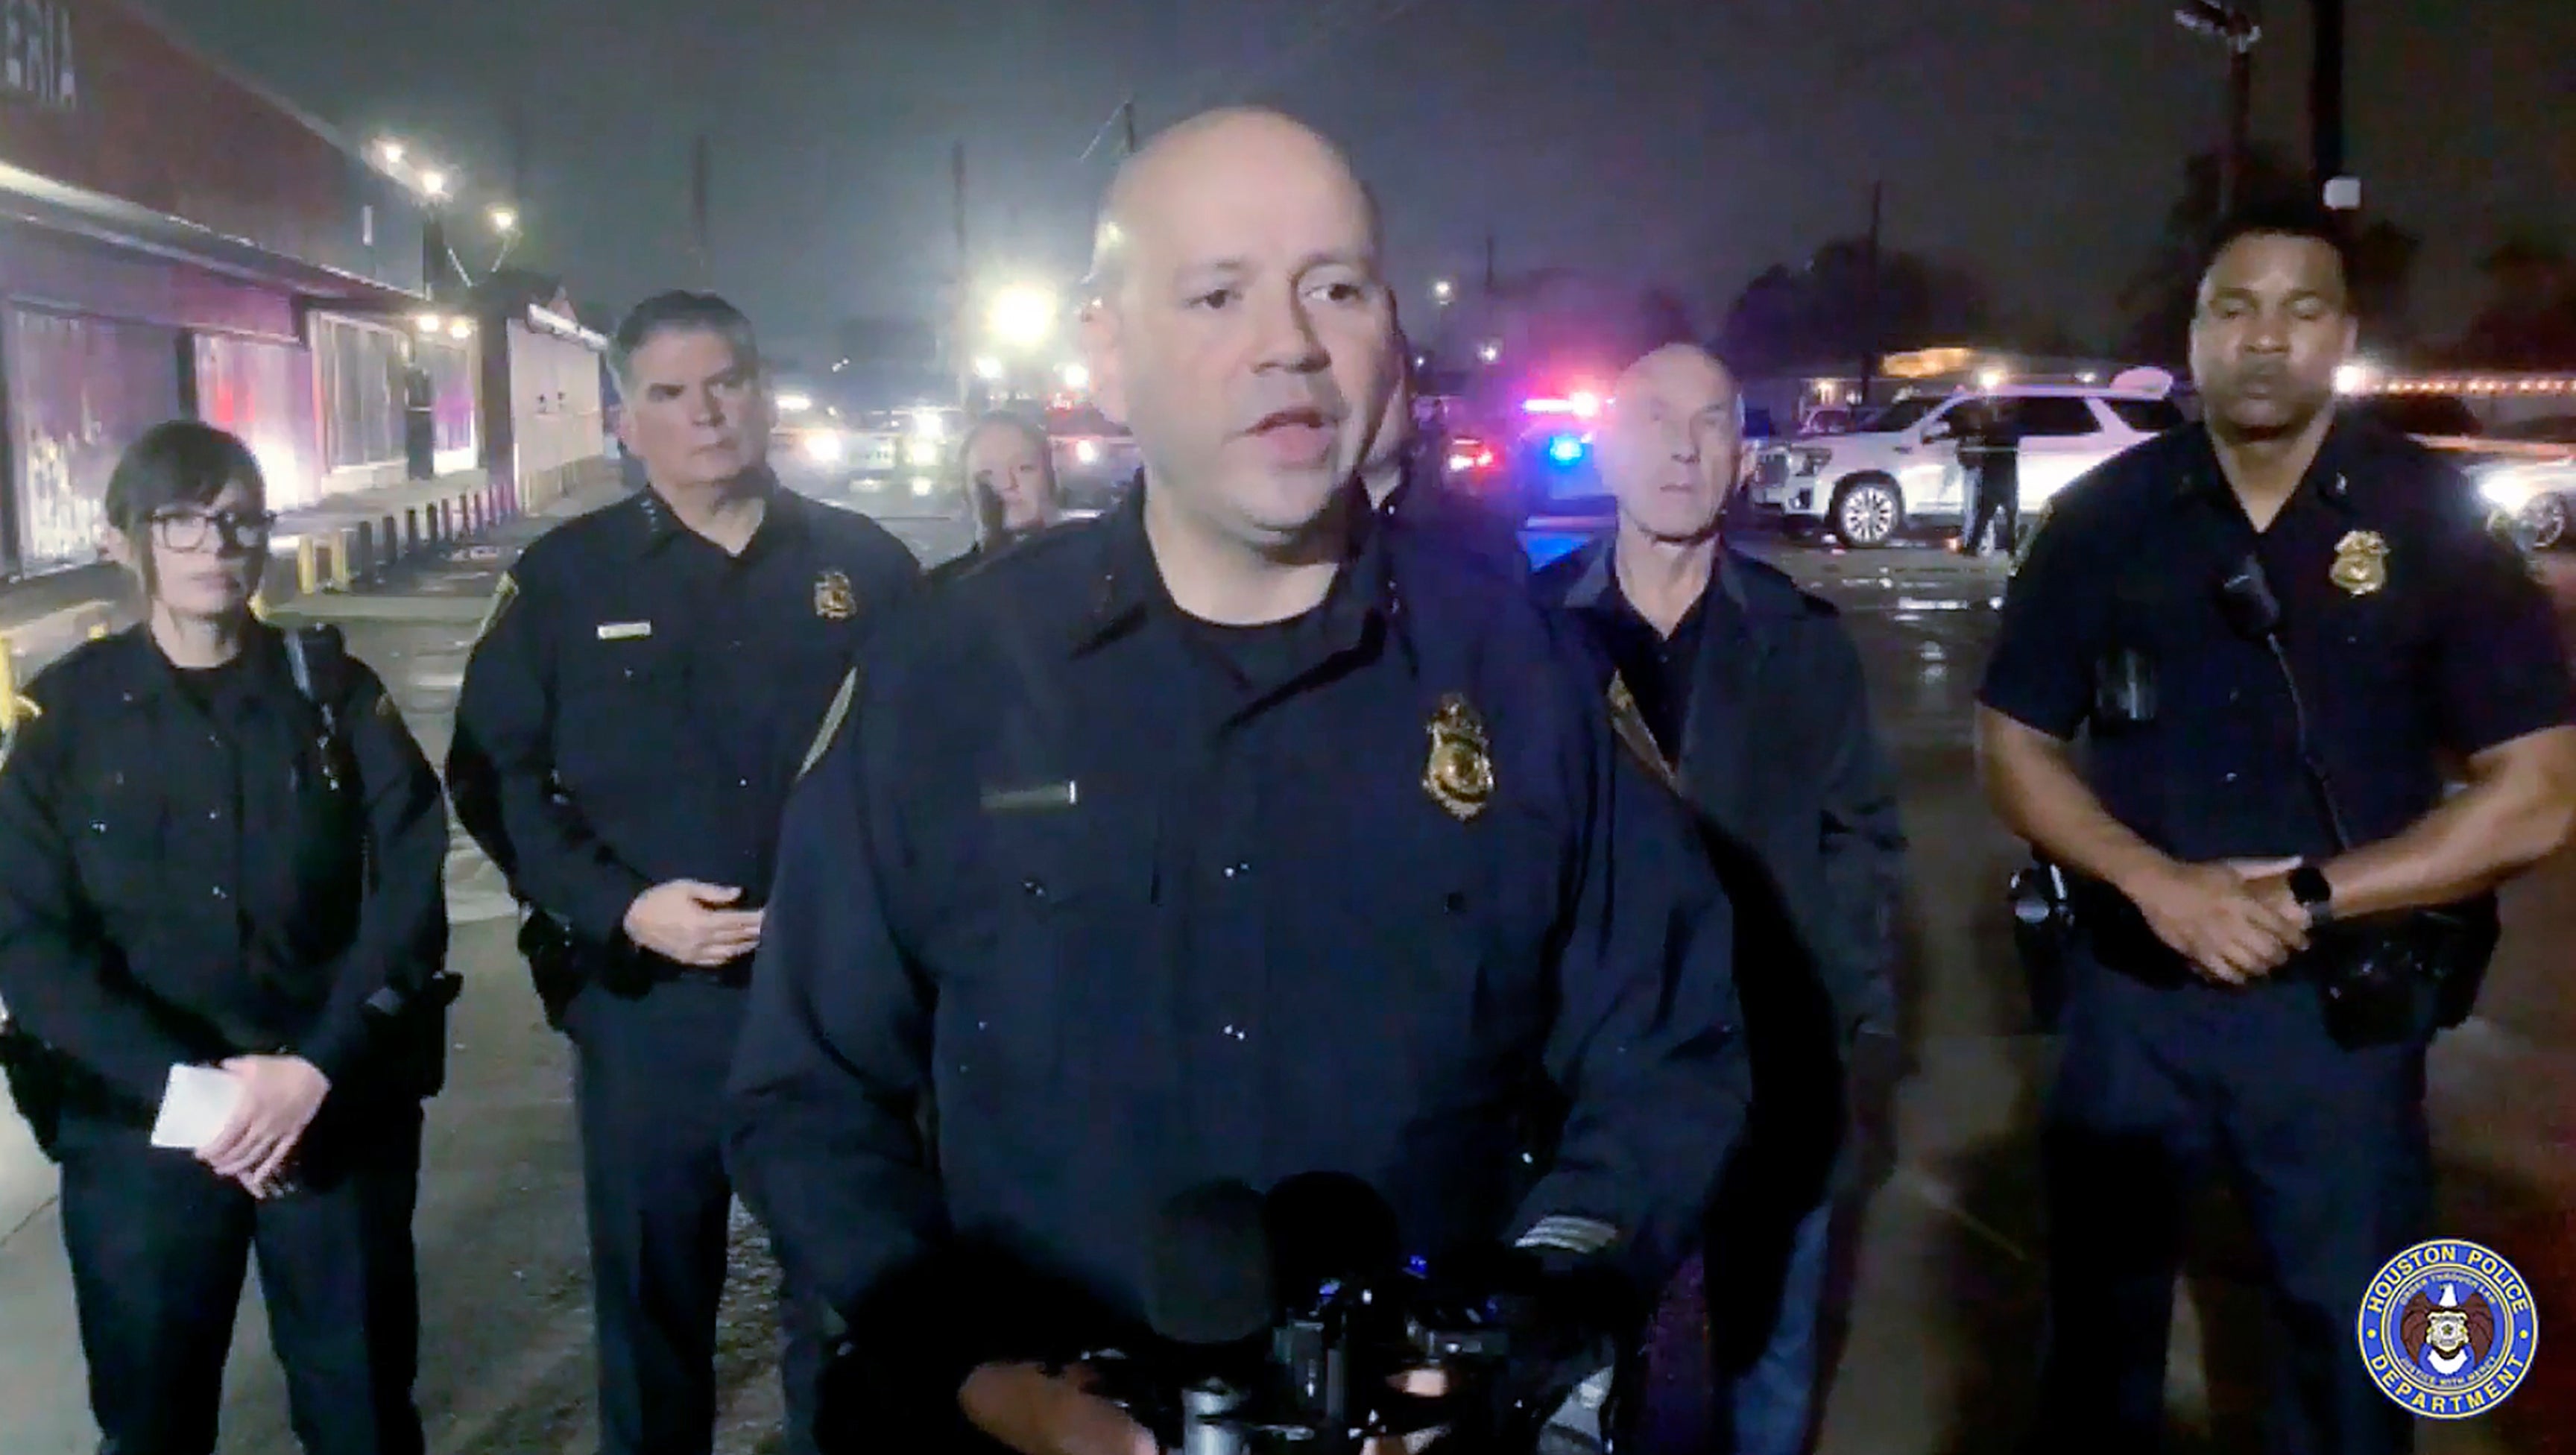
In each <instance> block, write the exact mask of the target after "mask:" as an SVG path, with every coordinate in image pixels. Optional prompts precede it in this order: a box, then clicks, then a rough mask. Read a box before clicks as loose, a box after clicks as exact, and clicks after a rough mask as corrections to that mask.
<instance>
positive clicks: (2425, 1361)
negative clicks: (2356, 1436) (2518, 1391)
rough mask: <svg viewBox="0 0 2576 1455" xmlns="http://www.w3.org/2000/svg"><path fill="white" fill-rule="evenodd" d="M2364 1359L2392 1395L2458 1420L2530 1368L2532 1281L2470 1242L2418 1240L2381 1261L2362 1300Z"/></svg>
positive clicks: (2496, 1399) (2534, 1322)
mask: <svg viewBox="0 0 2576 1455" xmlns="http://www.w3.org/2000/svg"><path fill="white" fill-rule="evenodd" d="M2360 1333H2361V1357H2362V1362H2363V1363H2365V1364H2367V1365H2368V1366H2369V1367H2370V1377H2371V1379H2372V1380H2373V1382H2375V1383H2377V1384H2378V1386H2379V1387H2380V1389H2381V1390H2382V1391H2383V1392H2384V1393H2386V1394H2387V1396H2388V1397H2389V1398H2390V1399H2393V1400H2395V1401H2397V1402H2398V1403H2399V1404H2401V1405H2404V1406H2405V1407H2406V1408H2408V1409H2410V1410H2413V1411H2414V1412H2415V1413H2417V1414H2419V1415H2422V1416H2424V1417H2425V1418H2427V1419H2435V1420H2463V1419H2467V1418H2469V1417H2470V1416H2472V1415H2481V1414H2484V1413H2486V1412H2487V1411H2488V1410H2491V1409H2493V1408H2495V1407H2496V1406H2497V1405H2498V1404H2500V1403H2502V1402H2503V1401H2504V1398H2505V1396H2506V1395H2509V1394H2511V1393H2513V1391H2514V1387H2515V1386H2517V1385H2519V1384H2521V1383H2522V1377H2523V1376H2524V1375H2526V1374H2528V1373H2530V1372H2531V1354H2532V1350H2533V1348H2534V1347H2535V1346H2537V1345H2538V1344H2539V1342H2540V1321H2539V1319H2538V1317H2537V1316H2536V1315H2535V1313H2534V1311H2533V1309H2532V1306H2531V1285H2530V1284H2528V1283H2525V1282H2523V1279H2522V1275H2521V1274H2520V1273H2518V1272H2516V1271H2515V1270H2514V1266H2513V1265H2512V1264H2510V1263H2507V1262H2506V1261H2504V1260H2503V1259H2502V1258H2499V1257H2497V1256H2496V1255H2495V1253H2494V1252H2493V1251H2492V1250H2490V1249H2487V1248H2482V1247H2480V1246H2478V1245H2477V1244H2475V1243H2463V1242H2458V1241H2456V1240H2452V1239H2441V1240H2437V1241H2434V1242H2430V1243H2418V1244H2416V1245H2415V1246H2414V1247H2412V1248H2409V1249H2407V1250H2406V1251H2405V1252H2403V1253H2400V1254H2398V1255H2397V1256H2396V1257H2394V1258H2391V1259H2390V1260H2388V1265H2387V1266H2386V1267H2384V1268H2382V1269H2380V1270H2379V1276H2378V1277H2377V1278H2374V1279H2372V1280H2371V1281H2370V1291H2369V1292H2368V1293H2367V1294H2364V1295H2363V1296H2362V1300H2361V1328H2360Z"/></svg>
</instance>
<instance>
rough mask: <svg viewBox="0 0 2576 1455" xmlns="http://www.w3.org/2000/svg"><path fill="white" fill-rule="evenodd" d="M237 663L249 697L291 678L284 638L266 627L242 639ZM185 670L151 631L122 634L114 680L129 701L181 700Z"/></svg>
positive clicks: (260, 625) (145, 628)
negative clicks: (288, 674) (156, 698)
mask: <svg viewBox="0 0 2576 1455" xmlns="http://www.w3.org/2000/svg"><path fill="white" fill-rule="evenodd" d="M236 662H237V664H238V666H239V667H240V669H241V677H240V680H241V682H242V683H243V684H244V686H245V687H246V688H247V689H249V694H248V695H250V696H260V695H263V694H264V693H265V690H266V688H267V687H268V686H269V685H270V683H271V682H272V681H274V680H276V679H279V678H286V677H287V670H286V647H285V638H284V635H283V634H282V633H281V632H279V631H278V629H277V628H275V627H273V626H269V625H267V624H266V623H253V624H252V625H251V627H250V629H249V630H248V631H247V632H246V633H244V634H243V636H242V644H241V656H240V657H239V658H237V659H236ZM181 670H182V669H181V668H179V667H178V666H177V665H176V664H174V663H172V662H171V660H170V659H169V658H168V657H167V656H164V655H163V654H162V652H161V647H160V644H159V643H157V642H155V641H153V640H152V629H151V628H150V627H148V626H133V627H128V628H127V629H126V630H125V631H124V632H122V633H120V634H119V641H118V651H117V656H116V671H115V674H114V676H115V685H116V689H117V692H118V694H119V695H120V696H121V697H123V698H124V699H125V700H126V701H128V702H142V701H146V700H148V699H151V698H155V697H159V696H162V695H165V694H166V695H169V696H172V697H179V696H180V695H181V693H182V690H183V689H182V687H181V684H180V679H179V674H180V671H181Z"/></svg>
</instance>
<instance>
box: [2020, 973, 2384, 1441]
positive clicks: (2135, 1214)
mask: <svg viewBox="0 0 2576 1455" xmlns="http://www.w3.org/2000/svg"><path fill="white" fill-rule="evenodd" d="M2041 1149H2042V1155H2043V1157H2044V1160H2045V1163H2046V1179H2047V1196H2048V1209H2049V1241H2050V1250H2049V1313H2048V1337H2047V1353H2046V1357H2045V1359H2044V1361H2043V1366H2042V1376H2041V1407H2040V1428H2039V1431H2038V1438H2037V1440H2036V1441H2035V1443H2034V1445H2033V1447H2032V1448H2033V1449H2034V1450H2037V1451H2047V1452H2051V1455H2055V1452H2062V1451H2067V1450H2079V1451H2083V1452H2085V1455H2141V1452H2149V1451H2153V1450H2156V1449H2157V1448H2159V1445H2160V1443H2161V1440H2162V1433H2163V1427H2164V1394H2165V1359H2166V1335H2167V1331H2168V1329H2169V1328H2170V1327H2171V1324H2172V1320H2173V1299H2174V1283H2175V1279H2176V1277H2177V1275H2178V1273H2179V1271H2180V1266H2181V1261H2182V1251H2183V1249H2182V1235H2183V1226H2184V1221H2185V1213H2186V1210H2187V1206H2188V1202H2189V1199H2190V1196H2191V1194H2192V1192H2193V1191H2194V1190H2195V1188H2196V1186H2198V1185H2200V1184H2201V1183H2202V1181H2203V1179H2206V1178H2209V1177H2212V1176H2224V1177H2227V1178H2229V1179H2231V1180H2232V1182H2233V1183H2234V1186H2235V1189H2236V1191H2237V1192H2238V1193H2239V1194H2240V1195H2241V1197H2242V1199H2243V1201H2244V1203H2245V1205H2246V1209H2247V1211H2248V1213H2250V1215H2251V1219H2252V1223H2253V1226H2254V1230H2255V1234H2256V1236H2257V1238H2258V1239H2259V1241H2260V1243H2261V1245H2262V1250H2263V1253H2264V1256H2265V1261H2266V1263H2267V1264H2268V1266H2269V1269H2270V1273H2271V1278H2270V1283H2271V1286H2270V1288H2269V1290H2268V1292H2269V1295H2270V1303H2271V1311H2272V1322H2273V1324H2274V1325H2275V1329H2274V1337H2273V1339H2272V1341H2271V1343H2272V1347H2273V1348H2274V1349H2276V1350H2278V1351H2279V1358H2278V1364H2279V1369H2278V1374H2279V1376H2280V1378H2279V1381H2278V1383H2277V1384H2276V1385H2275V1387H2274V1389H2273V1395H2274V1398H2273V1400H2272V1409H2271V1417H2272V1418H2271V1432H2270V1435H2269V1438H2268V1441H2267V1443H2266V1445H2265V1447H2264V1448H2265V1449H2267V1450H2270V1451H2273V1452H2277V1455H2395V1452H2401V1451H2404V1450H2407V1449H2409V1448H2411V1444H2412V1439H2413V1424H2414V1421H2413V1418H2412V1417H2411V1416H2410V1415H2408V1414H2407V1413H2406V1412H2405V1411H2403V1410H2401V1409H2399V1408H2398V1407H2397V1405H2396V1404H2395V1403H2393V1402H2392V1401H2390V1400H2389V1399H2388V1398H2387V1397H2386V1396H2385V1395H2383V1394H2381V1393H2380V1392H2379V1390H2378V1388H2377V1387H2376V1386H2374V1385H2373V1384H2372V1383H2371V1380H2370V1376H2369V1373H2368V1371H2367V1369H2366V1368H2365V1367H2364V1365H2363V1363H2362V1360H2361V1357H2360V1354H2359V1352H2358V1349H2357V1345H2356V1343H2355V1335H2354V1320H2355V1319H2356V1317H2358V1314H2359V1311H2360V1308H2361V1300H2362V1295H2363V1293H2364V1292H2365V1291H2366V1290H2367V1289H2368V1287H2369V1284H2370V1280H2371V1279H2372V1277H2373V1276H2374V1275H2376V1274H2377V1273H2378V1271H2379V1269H2380V1267H2381V1265H2382V1264H2383V1263H2385V1262H2386V1261H2387V1260H2388V1259H2390V1258H2392V1257H2394V1256H2395V1255H2397V1254H2398V1253H2400V1252H2402V1251H2404V1250H2405V1249H2406V1248H2408V1247H2410V1246H2412V1245H2413V1244H2414V1243H2416V1242H2418V1241H2421V1239H2422V1238H2423V1237H2424V1236H2425V1235H2426V1226H2425V1225H2426V1222H2427V1219H2428V1213H2429V1203H2430V1186H2431V1156H2430V1151H2429V1148H2428V1146H2427V1141H2426V1133H2425V1126H2424V1047H2423V1046H2422V1045H2421V1044H2406V1045H2398V1046H2391V1047H2383V1048H2379V1049H2373V1050H2365V1051H2347V1050H2344V1049H2343V1048H2341V1047H2339V1046H2337V1045H2336V1044H2335V1043H2334V1042H2333V1041H2332V1040H2331V1039H2330V1038H2329V1037H2328V1036H2327V1034H2326V1028H2325V1019H2324V1014H2323V1011H2322V1009H2321V1007H2320V1005H2319V1002H2318V999H2317V994H2316V989H2315V987H2314V986H2313V985H2310V984H2306V983H2303V982H2297V981H2292V982H2288V983H2280V984H2271V985H2263V986H2258V987H2255V988H2252V989H2248V990H2224V989H2220V988H2217V987H2214V986H2208V985H2202V984H2198V983H2194V984H2188V985H2182V986H2178V987H2173V988H2166V989H2159V988H2154V987H2150V986H2148V985H2145V984H2142V983H2140V982H2138V981H2135V980H2132V979H2129V978H2127V977H2125V976H2122V975H2119V974H2116V973H2113V972H2111V971H2107V970H2104V969H2102V968H2101V967H2100V966H2099V965H2097V964H2094V963H2092V962H2091V961H2090V960H2089V958H2087V957H2085V956H2084V955H2083V954H2082V953H2081V952H2080V951H2079V953H2078V956H2077V958H2076V961H2075V963H2074V965H2073V966H2072V969H2071V972H2070V977H2069V982H2068V1002H2067V1009H2066V1022H2065V1050H2064V1063H2063V1065H2062V1067H2061V1069H2060V1070H2059V1072H2058V1078H2057V1084H2056V1086H2055V1088H2054V1090H2053V1093H2052V1096H2051V1100H2050V1104H2049V1106H2048V1109H2047V1112H2046V1114H2045V1118H2044V1120H2043V1124H2042V1130H2041Z"/></svg>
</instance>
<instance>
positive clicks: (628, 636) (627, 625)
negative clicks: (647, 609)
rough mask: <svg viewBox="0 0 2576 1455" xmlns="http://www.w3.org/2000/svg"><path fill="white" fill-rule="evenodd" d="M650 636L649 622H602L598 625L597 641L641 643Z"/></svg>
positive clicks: (651, 625) (651, 624)
mask: <svg viewBox="0 0 2576 1455" xmlns="http://www.w3.org/2000/svg"><path fill="white" fill-rule="evenodd" d="M652 634H653V623H651V622H649V621H603V622H601V623H600V624H599V639H600V640H601V641H603V642H633V641H641V640H643V639H644V638H646V637H649V636H651V635H652Z"/></svg>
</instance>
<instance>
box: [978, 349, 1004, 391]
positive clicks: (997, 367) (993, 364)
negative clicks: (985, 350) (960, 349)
mask: <svg viewBox="0 0 2576 1455" xmlns="http://www.w3.org/2000/svg"><path fill="white" fill-rule="evenodd" d="M975 377H976V378H978V379H981V380H983V381H984V382H985V383H987V384H998V383H1000V382H1001V381H1002V361H1001V360H999V359H997V358H994V357H993V356H992V355H990V354H987V355H985V356H984V357H982V358H980V359H977V360H976V361H975Z"/></svg>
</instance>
